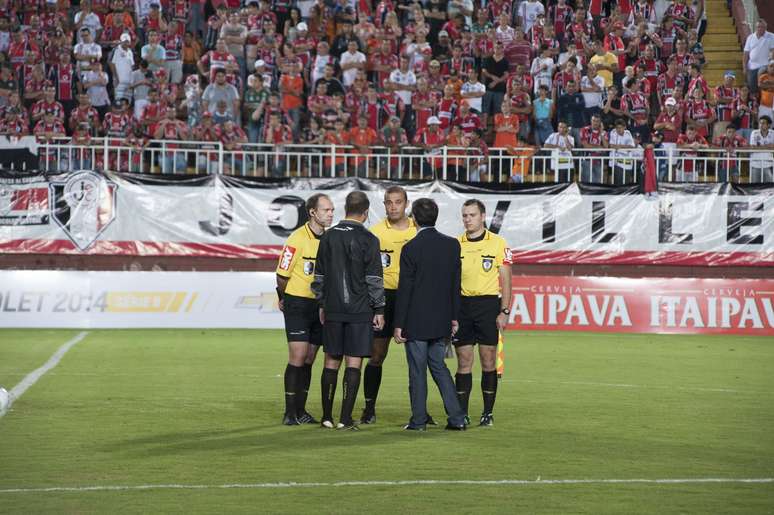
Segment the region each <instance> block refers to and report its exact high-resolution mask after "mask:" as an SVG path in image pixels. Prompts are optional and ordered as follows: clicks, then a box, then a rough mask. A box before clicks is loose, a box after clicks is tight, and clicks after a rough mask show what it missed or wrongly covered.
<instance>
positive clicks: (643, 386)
mask: <svg viewBox="0 0 774 515" xmlns="http://www.w3.org/2000/svg"><path fill="white" fill-rule="evenodd" d="M501 381H504V382H506V383H535V384H563V385H571V386H603V387H606V388H640V389H645V390H681V391H688V392H718V393H746V394H754V395H768V394H769V393H771V392H756V391H751V390H734V389H731V388H704V387H700V386H659V385H648V384H628V383H595V382H593V381H535V380H532V379H501Z"/></svg>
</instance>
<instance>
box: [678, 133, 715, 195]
mask: <svg viewBox="0 0 774 515" xmlns="http://www.w3.org/2000/svg"><path fill="white" fill-rule="evenodd" d="M708 147H709V144H708V143H707V140H706V139H704V136H702V135H701V134H699V133H698V132H697V131H696V127H695V126H693V125H688V128H687V129H686V130H685V134H680V136H679V137H678V138H677V148H680V149H682V152H681V153H680V168H681V170H682V173H681V176H682V177H681V179H682V180H683V181H684V182H696V181H697V180H698V174H697V171H698V170H697V168H698V167H699V163H698V162H697V161H696V160H695V159H690V158H691V157H698V155H699V152H698V150H699V149H702V148H708ZM704 164H705V169H706V163H704Z"/></svg>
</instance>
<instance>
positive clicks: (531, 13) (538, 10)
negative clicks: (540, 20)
mask: <svg viewBox="0 0 774 515" xmlns="http://www.w3.org/2000/svg"><path fill="white" fill-rule="evenodd" d="M545 12H546V9H545V7H543V4H542V3H541V2H538V1H537V0H527V1H526V2H523V3H522V4H521V6H519V13H518V14H519V18H520V19H521V26H522V27H524V34H529V33H530V30H531V29H532V25H534V24H535V21H536V20H537V17H538V15H539V14H545Z"/></svg>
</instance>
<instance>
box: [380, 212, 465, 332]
mask: <svg viewBox="0 0 774 515" xmlns="http://www.w3.org/2000/svg"><path fill="white" fill-rule="evenodd" d="M461 268H462V262H461V260H460V242H459V241H457V240H456V239H454V238H451V237H449V236H446V235H445V234H441V233H440V232H438V231H437V230H435V228H434V227H429V228H427V229H422V230H421V231H420V232H419V233H418V234H417V235H416V237H414V239H412V240H411V241H409V242H408V243H406V245H405V246H404V247H403V250H402V251H401V254H400V279H399V280H398V298H397V301H396V303H395V322H394V325H395V327H400V328H401V329H402V330H403V337H404V338H409V339H414V340H431V339H435V338H445V337H448V336H450V335H451V322H452V320H459V312H460V295H461V293H460V274H461V273H462V269H461Z"/></svg>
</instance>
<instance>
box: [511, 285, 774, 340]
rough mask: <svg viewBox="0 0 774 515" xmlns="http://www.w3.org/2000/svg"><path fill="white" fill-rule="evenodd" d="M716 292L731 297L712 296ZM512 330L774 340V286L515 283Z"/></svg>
mask: <svg viewBox="0 0 774 515" xmlns="http://www.w3.org/2000/svg"><path fill="white" fill-rule="evenodd" d="M547 291H551V292H553V293H545V292H547ZM598 292H606V293H598ZM717 292H725V293H726V294H725V295H708V294H709V293H717ZM508 324H509V327H510V328H511V329H529V330H534V329H538V330H540V329H553V330H556V329H561V330H570V331H611V332H642V333H648V332H651V333H729V334H745V335H767V336H774V280H752V279H681V278H672V279H658V278H643V279H629V278H627V279H622V278H610V277H555V276H517V275H514V277H513V296H512V304H511V314H510V317H509V320H508Z"/></svg>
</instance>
